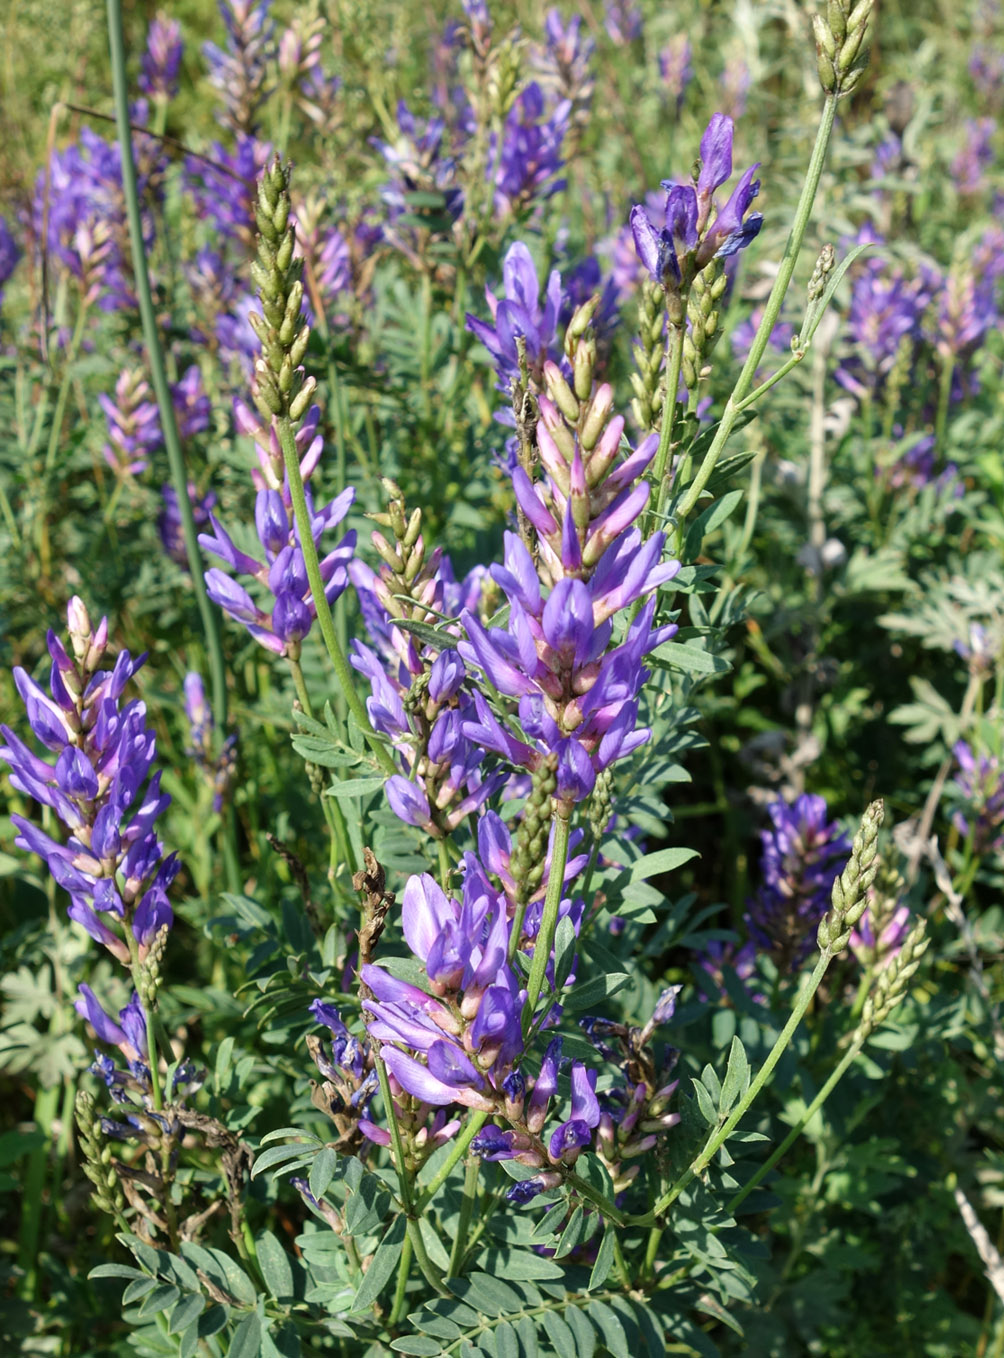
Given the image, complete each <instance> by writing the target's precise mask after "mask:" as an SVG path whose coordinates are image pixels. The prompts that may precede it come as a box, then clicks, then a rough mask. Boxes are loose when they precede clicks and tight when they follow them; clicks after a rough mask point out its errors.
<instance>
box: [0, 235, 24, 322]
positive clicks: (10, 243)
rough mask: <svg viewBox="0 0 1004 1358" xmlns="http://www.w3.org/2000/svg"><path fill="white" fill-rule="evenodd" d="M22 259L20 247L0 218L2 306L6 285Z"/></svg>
mask: <svg viewBox="0 0 1004 1358" xmlns="http://www.w3.org/2000/svg"><path fill="white" fill-rule="evenodd" d="M20 258H21V249H20V246H19V245H18V243H17V241H16V240H15V239H14V237H13V236H12V235H11V232H10V228H9V227H8V225H7V223H6V221H5V220H4V218H3V217H0V306H2V305H3V288H4V284H5V283H6V282H7V280H8V279H9V278H10V276H11V274H12V273H13V272H14V270H15V268H16V267H17V262H18V260H19V259H20Z"/></svg>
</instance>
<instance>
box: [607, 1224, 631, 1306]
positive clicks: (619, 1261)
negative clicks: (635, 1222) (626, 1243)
mask: <svg viewBox="0 0 1004 1358" xmlns="http://www.w3.org/2000/svg"><path fill="white" fill-rule="evenodd" d="M607 1229H608V1230H609V1229H610V1228H609V1227H608V1228H607ZM614 1263H615V1264H616V1265H617V1272H618V1273H619V1274H620V1275H621V1282H622V1283H623V1284H624V1286H625V1287H626V1288H627V1289H628V1290H629V1291H630V1290H631V1288H632V1287H633V1286H634V1279H633V1278H632V1276H631V1272H630V1270H629V1269H628V1266H627V1260H626V1259H625V1258H624V1251H623V1250H622V1249H621V1242H620V1236H619V1235H618V1234H617V1233H616V1231H615V1232H614Z"/></svg>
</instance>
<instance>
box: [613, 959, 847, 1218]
mask: <svg viewBox="0 0 1004 1358" xmlns="http://www.w3.org/2000/svg"><path fill="white" fill-rule="evenodd" d="M831 957H832V953H830V952H829V951H827V952H824V953H821V954H820V957H819V961H818V962H817V963H816V966H815V970H814V971H813V973H812V975H811V976H810V977H809V979H808V981H807V982H806V984H805V985H804V986H803V987H802V990H801V992H800V994H799V996H798V999H797V1001H796V1002H795V1007H794V1009H793V1010H792V1011H791V1016H790V1017H789V1019H788V1022H787V1023H786V1024H785V1025H784V1028H783V1029H782V1030H781V1034H780V1036H779V1037H778V1039H777V1041H776V1042H775V1043H774V1045H773V1047H772V1048H771V1050H770V1054H769V1055H768V1057H767V1059H766V1061H765V1062H764V1063H763V1065H762V1066H761V1067H760V1069H759V1071H758V1072H757V1074H756V1077H755V1079H754V1080H753V1082H752V1083H751V1084H750V1087H749V1089H748V1090H747V1091H746V1093H745V1094H744V1095H743V1097H742V1098H741V1099H740V1100H739V1102H738V1104H737V1105H736V1107H735V1108H734V1109H733V1111H732V1113H731V1115H730V1116H729V1118H728V1119H727V1121H726V1122H725V1123H724V1124H723V1125H722V1126H721V1127H719V1128H718V1129H717V1131H715V1132H713V1133H712V1134H711V1136H710V1137H709V1138H708V1140H707V1142H706V1143H705V1145H704V1148H703V1149H702V1151H701V1152H700V1154H699V1155H698V1156H697V1157H696V1159H694V1160H693V1161H692V1162H691V1164H690V1166H689V1167H688V1168H687V1169H686V1170H685V1171H684V1173H683V1174H682V1175H681V1176H680V1178H679V1179H677V1181H676V1183H675V1184H673V1186H672V1187H671V1188H670V1189H668V1190H667V1191H666V1192H665V1193H664V1194H663V1195H662V1197H661V1198H660V1199H659V1201H658V1202H657V1203H656V1204H655V1207H654V1208H653V1209H652V1212H651V1216H652V1217H660V1216H662V1214H663V1212H665V1211H666V1209H667V1208H668V1207H669V1206H670V1205H671V1204H672V1203H674V1202H675V1201H676V1199H677V1198H678V1197H679V1196H680V1194H681V1193H682V1192H683V1190H684V1189H685V1188H686V1187H687V1185H688V1184H689V1183H690V1182H691V1181H692V1180H693V1179H695V1178H696V1177H697V1175H698V1174H700V1173H701V1172H702V1171H703V1170H704V1169H706V1168H707V1166H708V1164H709V1163H710V1161H711V1158H712V1156H714V1154H715V1153H716V1151H718V1149H719V1148H720V1147H721V1146H723V1145H724V1144H725V1142H726V1141H727V1140H728V1139H729V1137H730V1136H731V1135H732V1133H733V1132H734V1131H735V1129H736V1127H737V1126H738V1125H739V1122H740V1121H741V1119H742V1118H743V1117H744V1116H745V1115H746V1112H747V1110H748V1109H749V1107H750V1105H751V1104H752V1103H753V1101H754V1100H755V1099H756V1097H757V1095H758V1094H759V1093H760V1091H761V1089H763V1087H764V1085H765V1084H766V1083H767V1081H768V1080H769V1079H770V1077H771V1075H772V1073H773V1071H774V1067H775V1066H776V1065H777V1063H778V1061H780V1059H781V1057H782V1056H783V1054H784V1052H785V1051H786V1049H787V1047H788V1044H789V1043H790V1042H791V1039H792V1037H793V1036H794V1034H795V1029H796V1028H797V1027H798V1025H799V1024H800V1023H801V1021H802V1019H803V1017H804V1015H805V1011H806V1010H807V1009H808V1007H809V1004H810V1003H811V1001H812V997H813V995H815V993H816V991H817V990H818V988H819V983H820V981H822V979H823V973H824V972H825V971H826V968H827V967H828V966H829V964H830V959H831ZM648 1220H649V1218H648V1217H646V1218H644V1221H645V1224H646V1225H647V1224H648ZM639 1224H640V1223H639Z"/></svg>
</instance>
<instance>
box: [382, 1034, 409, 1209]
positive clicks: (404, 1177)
mask: <svg viewBox="0 0 1004 1358" xmlns="http://www.w3.org/2000/svg"><path fill="white" fill-rule="evenodd" d="M373 1061H374V1065H375V1066H376V1073H377V1079H378V1080H379V1081H380V1095H381V1097H382V1098H383V1104H384V1109H385V1110H386V1113H387V1125H388V1126H389V1127H390V1141H391V1147H392V1149H393V1152H394V1168H395V1169H396V1170H397V1178H398V1184H399V1185H400V1190H401V1203H402V1205H403V1207H404V1210H405V1213H406V1215H407V1216H409V1217H410V1216H412V1214H413V1206H414V1200H413V1198H412V1195H411V1179H410V1178H409V1177H408V1166H407V1161H406V1157H405V1153H404V1139H403V1137H402V1136H401V1128H400V1127H399V1126H398V1125H397V1114H396V1112H395V1111H394V1098H393V1095H392V1094H391V1092H390V1080H389V1079H388V1078H387V1067H386V1066H385V1065H384V1063H383V1057H381V1056H380V1055H379V1053H377V1054H376V1055H375V1056H374V1058H373Z"/></svg>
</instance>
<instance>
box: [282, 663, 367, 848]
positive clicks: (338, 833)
mask: <svg viewBox="0 0 1004 1358" xmlns="http://www.w3.org/2000/svg"><path fill="white" fill-rule="evenodd" d="M286 661H287V664H288V665H289V669H290V673H291V674H292V676H293V687H294V688H295V689H296V696H297V698H298V699H299V701H300V706H301V707H302V708H303V711H304V714H305V715H306V716H308V717H313V715H314V705H313V703H312V702H311V701H310V692H309V690H308V688H307V683H306V680H305V679H304V677H303V670H302V669H301V668H300V662H299V660H294V659H293V658H292V656H287V657H286ZM321 810H322V812H323V813H324V819H325V821H326V822H327V826H328V833H329V835H330V836H331V846H332V851H333V852H334V853H337V855H338V857H339V859H340V861H341V862H342V863H346V864H347V865H348V868H349V871H350V872H355V870H356V868H357V867H358V864H357V863H356V857H355V854H354V853H353V851H352V841H351V839H350V838H349V830H348V826H347V825H346V824H345V813H344V812H343V811H342V808H341V805H340V803H339V801H338V799H337V797H325V795H324V793H323V792H322V793H321ZM328 866H329V868H330V867H331V866H332V864H331V857H330V855H329V859H328Z"/></svg>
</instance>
